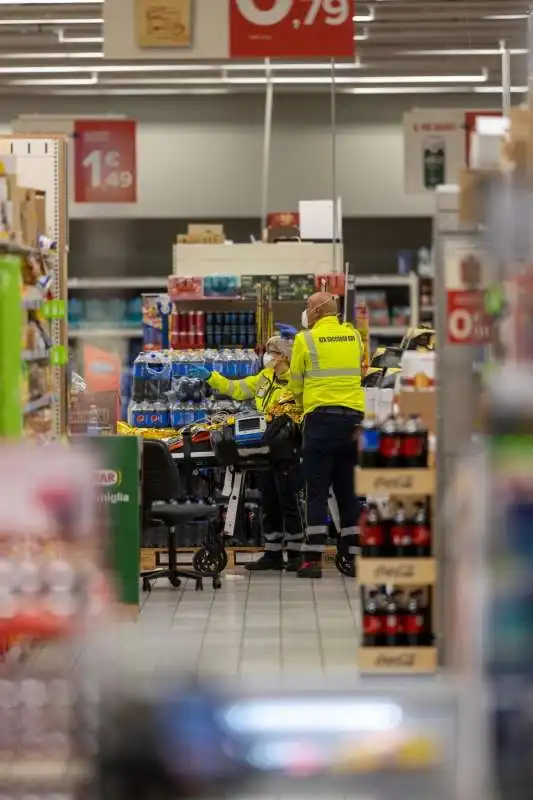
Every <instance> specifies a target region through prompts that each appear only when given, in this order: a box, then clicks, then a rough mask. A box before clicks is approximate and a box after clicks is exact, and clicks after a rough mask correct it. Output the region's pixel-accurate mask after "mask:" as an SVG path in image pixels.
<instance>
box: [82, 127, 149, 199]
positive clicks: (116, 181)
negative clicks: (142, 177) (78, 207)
mask: <svg viewBox="0 0 533 800" xmlns="http://www.w3.org/2000/svg"><path fill="white" fill-rule="evenodd" d="M136 128H137V126H136V123H135V122H132V121H131V120H83V119H82V120H79V121H77V122H76V123H75V125H74V137H75V138H74V199H75V201H76V203H135V202H136V201H137V159H136Z"/></svg>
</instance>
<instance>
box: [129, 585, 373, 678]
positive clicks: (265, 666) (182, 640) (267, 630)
mask: <svg viewBox="0 0 533 800" xmlns="http://www.w3.org/2000/svg"><path fill="white" fill-rule="evenodd" d="M158 584H159V585H158ZM158 584H155V585H154V589H153V591H152V593H151V594H150V595H145V596H144V597H143V606H142V611H141V616H140V620H139V623H138V625H139V627H140V628H141V630H143V631H145V632H146V637H147V639H149V640H151V639H152V636H151V633H152V632H153V631H154V630H156V629H158V630H161V628H165V629H166V632H165V636H164V637H157V638H158V640H160V644H159V647H158V648H157V652H155V653H152V657H153V659H154V661H153V666H154V668H155V671H156V672H159V671H160V670H162V671H165V670H166V669H168V668H170V667H173V668H176V667H178V666H180V665H181V666H183V667H184V668H194V669H196V670H197V672H198V673H199V674H200V675H206V676H210V675H220V676H224V677H236V676H240V677H242V678H245V679H246V680H252V681H253V679H254V678H256V677H257V678H258V679H259V680H260V678H261V675H266V674H268V677H275V676H276V675H280V676H284V675H286V676H288V677H296V676H298V675H300V674H310V675H312V676H314V677H317V676H319V675H323V676H325V677H330V676H331V677H335V676H336V675H343V676H344V675H346V676H349V675H350V674H351V675H353V672H354V670H355V665H356V648H357V626H356V612H357V603H358V595H357V589H356V584H355V581H352V580H347V579H344V578H342V577H341V576H340V575H339V573H338V572H337V571H336V570H335V569H331V570H326V572H325V575H324V578H323V579H322V580H321V581H304V580H301V579H298V578H297V577H296V576H295V575H293V574H289V575H285V574H284V573H281V574H274V573H267V574H260V575H254V574H250V573H247V572H246V571H245V570H242V571H239V572H237V571H236V572H235V574H229V575H227V576H226V577H225V579H224V585H223V588H222V589H221V590H220V591H218V592H213V590H212V589H211V586H210V584H209V582H208V581H206V585H205V588H204V591H203V592H201V593H200V592H195V591H194V584H193V583H192V582H190V581H189V582H186V583H184V584H183V586H182V587H180V589H179V590H175V589H172V588H170V587H169V586H168V584H167V583H166V581H159V582H158ZM140 638H141V639H143V638H144V636H141V637H140ZM151 649H152V648H151Z"/></svg>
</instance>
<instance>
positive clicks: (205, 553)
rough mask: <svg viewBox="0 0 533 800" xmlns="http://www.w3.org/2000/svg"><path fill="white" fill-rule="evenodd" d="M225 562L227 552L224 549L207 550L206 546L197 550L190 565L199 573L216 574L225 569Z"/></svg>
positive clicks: (226, 560)
mask: <svg viewBox="0 0 533 800" xmlns="http://www.w3.org/2000/svg"><path fill="white" fill-rule="evenodd" d="M227 564H228V554H227V553H226V551H225V550H219V551H216V550H208V548H207V547H202V548H201V549H200V550H198V551H197V552H196V553H195V554H194V556H193V559H192V565H193V567H194V569H195V571H196V572H199V573H200V575H207V576H209V575H213V573H215V574H217V575H218V573H219V572H223V571H224V570H225V569H226V566H227Z"/></svg>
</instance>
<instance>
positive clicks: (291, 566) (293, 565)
mask: <svg viewBox="0 0 533 800" xmlns="http://www.w3.org/2000/svg"><path fill="white" fill-rule="evenodd" d="M301 566H302V557H301V555H300V553H292V554H291V555H288V556H287V564H286V566H285V569H286V571H287V572H298V570H299V569H300V567H301Z"/></svg>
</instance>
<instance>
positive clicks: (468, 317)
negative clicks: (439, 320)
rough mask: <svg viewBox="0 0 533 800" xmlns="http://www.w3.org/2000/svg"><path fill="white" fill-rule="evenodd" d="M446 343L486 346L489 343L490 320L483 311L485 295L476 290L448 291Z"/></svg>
mask: <svg viewBox="0 0 533 800" xmlns="http://www.w3.org/2000/svg"><path fill="white" fill-rule="evenodd" d="M447 311H448V315H447V328H448V337H447V338H448V342H449V343H450V344H469V345H476V344H486V343H487V342H488V341H490V318H489V317H488V315H487V313H486V311H485V294H484V292H481V291H476V290H470V289H467V290H460V291H448V308H447Z"/></svg>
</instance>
